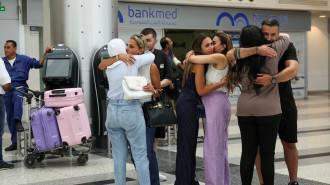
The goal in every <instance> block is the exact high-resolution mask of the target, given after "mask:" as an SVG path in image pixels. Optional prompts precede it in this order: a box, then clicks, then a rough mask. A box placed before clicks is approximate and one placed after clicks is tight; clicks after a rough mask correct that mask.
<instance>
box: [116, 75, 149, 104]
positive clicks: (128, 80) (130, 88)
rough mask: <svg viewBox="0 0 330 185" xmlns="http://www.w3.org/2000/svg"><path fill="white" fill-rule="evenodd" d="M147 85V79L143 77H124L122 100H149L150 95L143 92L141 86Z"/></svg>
mask: <svg viewBox="0 0 330 185" xmlns="http://www.w3.org/2000/svg"><path fill="white" fill-rule="evenodd" d="M147 83H148V82H147V79H146V78H145V77H143V76H124V78H123V80H122V87H123V90H124V99H125V100H132V99H144V98H150V97H151V95H152V93H151V92H144V91H143V86H145V85H147Z"/></svg>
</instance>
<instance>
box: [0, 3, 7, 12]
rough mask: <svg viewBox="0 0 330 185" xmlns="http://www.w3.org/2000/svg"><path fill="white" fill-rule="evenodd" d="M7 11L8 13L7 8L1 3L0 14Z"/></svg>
mask: <svg viewBox="0 0 330 185" xmlns="http://www.w3.org/2000/svg"><path fill="white" fill-rule="evenodd" d="M5 11H6V7H5V6H2V5H1V2H0V12H5Z"/></svg>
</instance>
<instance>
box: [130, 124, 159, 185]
mask: <svg viewBox="0 0 330 185" xmlns="http://www.w3.org/2000/svg"><path fill="white" fill-rule="evenodd" d="M155 133H156V127H151V128H149V127H147V153H148V159H149V171H150V184H151V185H159V169H158V161H157V157H156V152H155V151H154V139H155ZM132 162H133V164H134V165H135V163H134V157H133V156H132Z"/></svg>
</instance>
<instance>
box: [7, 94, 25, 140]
mask: <svg viewBox="0 0 330 185" xmlns="http://www.w3.org/2000/svg"><path fill="white" fill-rule="evenodd" d="M20 91H22V92H25V93H26V92H27V90H25V89H20ZM21 96H23V95H22V94H21V93H19V92H17V91H14V90H11V91H10V92H8V93H6V94H4V95H3V98H4V100H5V105H6V113H7V123H8V127H9V131H10V133H11V142H12V143H17V131H16V122H15V119H17V120H21V119H22V114H23V107H22V104H23V98H21Z"/></svg>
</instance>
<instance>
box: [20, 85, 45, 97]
mask: <svg viewBox="0 0 330 185" xmlns="http://www.w3.org/2000/svg"><path fill="white" fill-rule="evenodd" d="M23 88H24V89H26V90H28V91H30V92H31V93H32V94H33V95H34V96H35V97H36V98H39V97H40V95H41V94H42V92H40V91H33V90H31V89H29V88H27V87H25V86H23Z"/></svg>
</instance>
